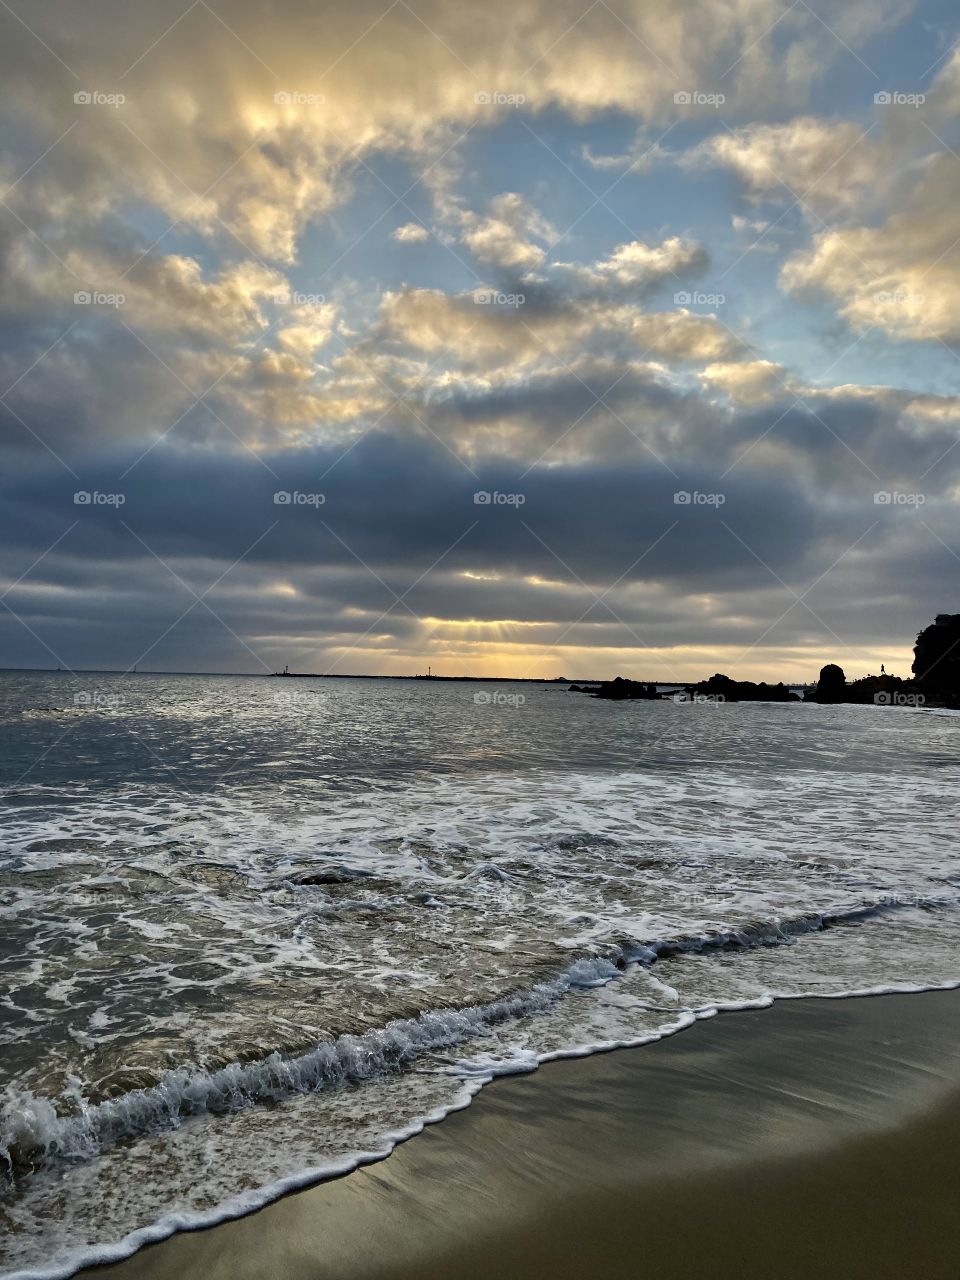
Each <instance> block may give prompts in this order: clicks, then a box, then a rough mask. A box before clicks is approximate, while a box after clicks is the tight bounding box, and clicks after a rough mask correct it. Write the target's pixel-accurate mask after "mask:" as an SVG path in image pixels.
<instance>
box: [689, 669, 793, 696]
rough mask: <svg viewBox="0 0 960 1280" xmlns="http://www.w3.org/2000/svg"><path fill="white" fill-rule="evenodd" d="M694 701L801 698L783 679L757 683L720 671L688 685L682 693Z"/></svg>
mask: <svg viewBox="0 0 960 1280" xmlns="http://www.w3.org/2000/svg"><path fill="white" fill-rule="evenodd" d="M684 696H685V697H686V698H688V699H689V700H691V701H693V700H695V699H697V698H704V699H707V700H708V701H710V702H799V701H800V699H799V697H798V696H797V694H795V693H794V692H793V690H792V689H788V688H787V686H786V685H785V684H784V683H783V681H781V682H780V683H779V684H767V683H766V682H765V681H761V682H760V683H759V684H755V683H754V681H752V680H734V679H733V678H732V677H731V676H725V675H721V674H720V672H719V671H718V672H717V674H716V675H712V676H711V677H710V679H709V680H701V681H700V682H699V684H692V685H688V686H687V688H686V689H685V690H684V694H683V695H681V697H680V700H681V701H682V700H683V697H684Z"/></svg>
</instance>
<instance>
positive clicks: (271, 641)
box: [0, 0, 960, 681]
mask: <svg viewBox="0 0 960 1280" xmlns="http://www.w3.org/2000/svg"><path fill="white" fill-rule="evenodd" d="M958 40H960V13H958V11H957V9H956V6H955V5H953V4H951V3H947V2H942V0H926V2H920V3H913V2H912V0H815V3H810V4H808V3H807V2H806V0H793V2H792V3H788V0H673V2H672V3H670V4H667V3H664V2H663V0H660V2H658V3H654V2H652V0H609V2H608V0H593V3H588V2H587V0H575V2H572V0H485V3H483V4H476V3H467V2H466V0H415V2H414V3H408V2H407V0H392V2H391V0H351V3H350V4H344V3H331V4H328V5H326V6H324V5H321V4H317V3H308V2H307V0H272V2H271V0H213V3H208V2H207V0H193V3H187V0H176V2H175V3H171V0H164V2H163V3H160V2H159V0H137V2H136V3H130V2H129V0H87V2H86V3H84V4H83V5H78V4H77V3H76V0H44V4H43V5H42V6H41V5H36V4H34V3H31V2H30V0H5V2H4V3H3V4H2V6H0V85H2V89H0V110H2V113H3V131H2V145H0V389H2V394H0V447H2V467H0V604H2V606H3V608H2V609H0V666H2V667H36V668H51V667H58V666H59V667H63V668H67V669H77V670H80V669H92V668H100V669H121V670H125V669H128V668H133V667H134V665H137V666H138V667H139V669H140V670H157V671H220V672H250V673H265V672H268V671H273V670H276V669H278V668H282V667H283V666H284V665H289V667H290V669H291V670H294V671H314V672H334V673H339V674H347V673H352V672H355V673H361V672H369V673H380V674H410V673H415V672H424V671H426V670H427V668H428V667H429V668H431V669H432V671H433V672H434V673H439V674H447V675H455V674H463V675H473V676H489V675H500V676H503V675H511V676H525V677H537V678H540V677H544V678H554V677H557V676H564V677H566V678H570V679H576V678H602V677H612V676H613V675H615V674H623V675H628V676H634V677H638V678H648V679H658V680H663V681H670V680H687V679H691V678H699V677H703V676H707V675H709V674H712V673H713V672H715V671H723V672H726V673H727V674H729V675H732V676H735V677H738V678H744V679H746V678H754V679H760V678H772V679H783V680H787V681H805V680H809V679H814V678H815V677H816V673H817V671H818V670H819V668H820V667H821V666H822V665H823V664H824V663H826V662H831V661H832V662H838V663H839V664H840V665H841V666H843V667H844V669H845V670H846V671H847V674H848V676H858V675H862V674H866V673H868V672H871V671H877V670H879V667H880V664H881V662H883V663H885V664H886V668H887V670H888V671H889V670H894V671H899V672H900V673H901V674H908V672H909V664H910V659H911V653H912V646H913V642H914V640H915V637H916V634H917V632H918V631H919V630H920V629H921V628H922V627H924V626H925V625H926V624H927V623H928V622H930V621H931V620H932V619H933V617H934V615H935V614H937V613H941V612H958V611H960V588H958V583H960V523H958V519H957V516H958V496H960V448H957V447H956V446H957V442H958V430H960V367H958V354H960V346H958V344H960V127H958V123H957V116H958V107H960V46H958V43H957V42H958Z"/></svg>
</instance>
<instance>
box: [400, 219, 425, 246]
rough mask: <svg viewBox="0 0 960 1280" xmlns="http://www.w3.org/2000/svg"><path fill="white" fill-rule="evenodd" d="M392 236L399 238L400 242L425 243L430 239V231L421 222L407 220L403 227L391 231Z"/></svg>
mask: <svg viewBox="0 0 960 1280" xmlns="http://www.w3.org/2000/svg"><path fill="white" fill-rule="evenodd" d="M390 238H391V239H392V240H398V241H399V242H400V244H423V242H424V241H425V240H429V239H430V232H429V231H428V230H427V228H426V227H425V226H423V224H422V223H420V222H405V223H404V224H403V226H402V227H397V229H396V230H395V231H393V232H391V237H390Z"/></svg>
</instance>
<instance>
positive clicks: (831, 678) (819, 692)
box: [804, 662, 847, 702]
mask: <svg viewBox="0 0 960 1280" xmlns="http://www.w3.org/2000/svg"><path fill="white" fill-rule="evenodd" d="M846 693H847V677H846V675H845V674H844V670H843V667H838V666H837V664H836V663H835V662H828V663H827V665H826V666H825V667H821V668H820V678H819V680H818V681H817V683H816V684H815V685H814V687H813V688H812V689H808V690H807V692H806V693H805V694H804V701H805V702H846V700H847V698H846Z"/></svg>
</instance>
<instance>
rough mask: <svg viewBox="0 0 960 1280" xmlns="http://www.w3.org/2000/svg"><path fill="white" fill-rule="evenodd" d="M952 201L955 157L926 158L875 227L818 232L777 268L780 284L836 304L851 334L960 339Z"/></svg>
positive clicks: (956, 185) (956, 184)
mask: <svg viewBox="0 0 960 1280" xmlns="http://www.w3.org/2000/svg"><path fill="white" fill-rule="evenodd" d="M958 201H960V169H958V166H957V161H956V159H955V158H954V157H953V156H951V155H949V154H946V153H940V154H939V155H936V156H932V157H930V158H928V159H927V161H926V162H925V163H924V164H923V166H922V167H921V168H920V170H919V171H918V172H917V173H915V174H914V175H913V181H912V183H911V184H910V187H909V188H908V189H904V190H902V191H900V193H899V201H898V204H897V205H896V206H895V207H894V210H893V211H892V212H891V213H890V214H889V216H888V217H887V218H886V219H885V220H884V221H883V222H881V223H880V225H878V226H864V225H855V226H851V227H845V228H842V229H837V230H834V229H828V230H825V231H822V232H820V233H818V234H817V235H815V236H814V237H813V240H812V243H811V246H810V248H809V249H807V250H802V251H800V252H799V253H797V254H795V255H794V256H793V257H791V258H790V259H789V260H788V261H787V262H786V264H785V265H784V268H783V272H782V277H781V278H782V283H783V286H784V288H786V289H787V290H789V291H791V292H794V293H797V294H799V295H801V296H802V295H804V294H809V293H821V294H826V295H827V296H829V297H832V298H834V299H836V301H837V303H838V309H839V313H840V315H841V316H842V317H843V318H844V319H845V320H846V321H847V323H848V324H849V325H850V326H851V327H852V328H853V329H854V330H855V331H859V332H864V331H866V330H867V329H869V328H873V327H875V328H877V329H880V330H881V331H882V332H884V333H885V334H886V335H887V336H888V337H890V338H892V339H894V340H897V341H911V340H912V341H943V342H957V341H960V255H958V253H957V251H956V248H957V246H956V241H957V226H956V216H955V210H956V207H957V202H958Z"/></svg>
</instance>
